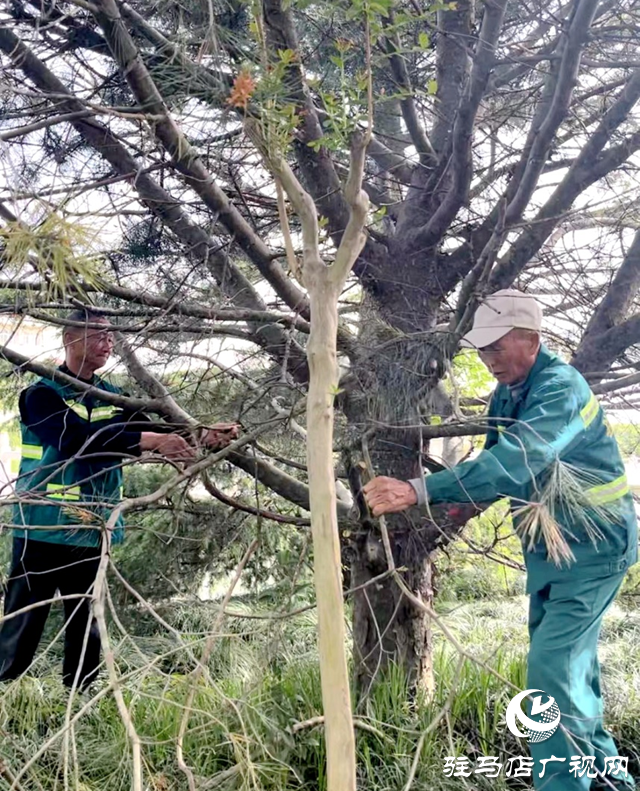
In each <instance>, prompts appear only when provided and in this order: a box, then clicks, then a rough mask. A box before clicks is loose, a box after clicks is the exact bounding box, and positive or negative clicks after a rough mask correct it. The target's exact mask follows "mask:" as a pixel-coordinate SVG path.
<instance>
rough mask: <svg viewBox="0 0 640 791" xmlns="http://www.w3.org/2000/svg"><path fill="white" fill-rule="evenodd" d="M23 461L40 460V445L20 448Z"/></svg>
mask: <svg viewBox="0 0 640 791" xmlns="http://www.w3.org/2000/svg"><path fill="white" fill-rule="evenodd" d="M22 458H23V459H41V458H42V445H25V444H23V446H22Z"/></svg>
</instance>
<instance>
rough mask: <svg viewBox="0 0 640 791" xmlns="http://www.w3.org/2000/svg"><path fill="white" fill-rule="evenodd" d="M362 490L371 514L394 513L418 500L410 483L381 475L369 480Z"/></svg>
mask: <svg viewBox="0 0 640 791" xmlns="http://www.w3.org/2000/svg"><path fill="white" fill-rule="evenodd" d="M362 491H363V492H364V498H365V500H366V501H367V505H368V506H369V508H370V509H371V513H372V514H373V516H382V514H396V513H398V512H399V511H404V510H406V509H407V508H409V507H410V506H412V505H415V504H416V503H417V502H418V496H417V495H416V492H415V489H414V488H413V486H412V485H411V484H410V483H407V482H406V481H398V480H396V479H395V478H386V477H385V476H383V475H381V476H379V477H378V478H373V480H371V481H369V483H368V484H367V485H366V486H365V487H364V488H363V490H362Z"/></svg>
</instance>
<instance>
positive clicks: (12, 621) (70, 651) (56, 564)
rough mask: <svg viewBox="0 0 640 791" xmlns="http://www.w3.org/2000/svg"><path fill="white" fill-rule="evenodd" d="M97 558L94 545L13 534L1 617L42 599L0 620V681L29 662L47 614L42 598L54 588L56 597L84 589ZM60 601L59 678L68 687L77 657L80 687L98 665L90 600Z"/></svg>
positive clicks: (50, 595) (87, 590)
mask: <svg viewBox="0 0 640 791" xmlns="http://www.w3.org/2000/svg"><path fill="white" fill-rule="evenodd" d="M99 563H100V550H99V548H97V547H78V546H70V545H67V544H52V543H48V542H45V541H33V540H31V539H29V538H26V539H24V538H14V539H13V559H12V563H11V574H10V576H9V581H8V584H7V590H6V595H5V600H4V614H5V616H7V615H10V614H11V613H14V612H17V611H18V610H22V609H23V608H25V607H29V605H32V604H37V603H38V602H47V603H46V604H40V606H37V607H33V609H30V610H28V611H27V612H24V613H21V614H20V615H16V616H15V617H13V618H8V619H7V620H3V621H2V622H1V623H0V681H6V680H8V679H14V678H17V677H18V676H19V675H21V674H22V673H24V672H25V670H27V668H28V667H29V666H30V665H31V662H32V661H33V657H34V656H35V653H36V650H37V648H38V643H39V642H40V638H41V637H42V632H43V630H44V625H45V623H46V620H47V616H48V615H49V609H50V607H51V604H50V603H49V601H48V600H50V599H52V598H53V597H54V596H55V593H56V591H58V590H59V591H60V593H61V595H62V596H68V595H72V594H87V593H88V594H90V593H91V589H92V586H93V584H94V582H95V579H96V574H97V572H98V566H99ZM63 604H64V615H65V622H66V624H67V627H66V630H65V636H64V663H63V666H62V679H63V682H64V683H65V685H66V686H68V687H71V686H72V685H73V683H74V680H75V678H76V674H77V673H78V666H79V665H80V660H81V659H82V667H81V669H80V673H79V676H78V682H77V683H78V685H79V686H80V687H81V688H85V687H87V686H88V685H89V684H90V683H91V682H92V681H93V679H94V678H95V677H96V675H97V673H98V665H99V664H100V635H99V632H98V626H97V624H96V622H95V619H93V618H92V616H91V602H90V599H88V598H84V599H81V598H71V599H64V601H63ZM87 628H88V629H89V632H88V634H87ZM85 643H86V645H85ZM83 649H84V650H83Z"/></svg>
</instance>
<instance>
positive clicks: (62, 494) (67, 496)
mask: <svg viewBox="0 0 640 791" xmlns="http://www.w3.org/2000/svg"><path fill="white" fill-rule="evenodd" d="M47 497H53V498H55V499H56V500H79V499H80V487H79V486H65V484H63V483H48V484H47Z"/></svg>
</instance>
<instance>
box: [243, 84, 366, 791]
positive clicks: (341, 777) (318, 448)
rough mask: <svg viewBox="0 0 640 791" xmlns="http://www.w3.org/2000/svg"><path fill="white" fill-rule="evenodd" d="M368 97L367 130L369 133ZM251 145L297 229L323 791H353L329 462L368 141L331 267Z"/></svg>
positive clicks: (348, 193)
mask: <svg viewBox="0 0 640 791" xmlns="http://www.w3.org/2000/svg"><path fill="white" fill-rule="evenodd" d="M371 107H372V98H371V89H369V108H370V109H369V114H370V118H369V128H371ZM251 133H252V134H253V135H254V137H255V138H257V139H258V144H259V145H260V148H261V151H262V153H263V156H264V159H265V161H266V162H267V164H268V166H269V168H270V170H271V171H272V172H273V173H274V175H275V176H276V185H277V187H278V190H279V188H280V185H281V186H282V188H283V189H284V192H285V193H286V195H287V197H288V198H289V200H290V201H291V204H292V205H293V207H294V209H295V211H296V213H297V214H298V217H299V218H300V222H301V225H302V250H303V252H302V261H301V262H299V261H298V260H297V259H296V256H295V253H294V252H293V245H292V244H291V239H290V235H289V229H288V223H287V219H286V211H284V207H283V206H282V204H281V201H280V197H279V207H280V209H281V212H280V218H281V222H282V230H283V233H284V236H285V247H286V249H287V256H288V258H289V265H290V267H291V269H292V271H293V272H294V274H295V275H296V276H297V277H298V279H299V280H300V281H301V282H302V283H303V285H304V286H305V287H306V289H307V290H308V293H309V303H310V307H311V331H310V335H309V341H308V345H307V358H308V362H309V373H310V378H309V392H308V397H307V443H308V444H307V464H308V472H309V499H310V507H311V532H312V535H313V548H314V580H315V591H316V603H317V609H318V651H319V655H320V679H321V685H322V703H323V709H324V725H325V740H326V746H327V789H328V791H355V788H356V749H355V736H354V731H353V711H352V705H351V689H350V683H349V670H348V665H347V656H346V633H345V618H344V599H343V594H342V564H341V557H340V539H339V534H338V516H337V504H336V484H335V469H334V457H333V424H334V399H335V396H336V395H337V391H338V378H339V370H338V359H337V336H338V299H339V297H340V294H341V293H342V289H343V288H344V285H345V282H346V279H347V277H348V275H349V272H350V271H351V269H352V267H353V264H354V263H355V260H356V259H357V257H358V255H359V254H360V252H361V250H362V248H363V246H364V243H365V234H364V226H365V222H366V219H367V211H368V207H369V199H368V197H367V195H366V193H365V192H364V191H363V190H362V179H363V175H364V163H365V150H366V147H367V144H368V142H369V134H368V133H364V134H361V133H358V132H356V133H355V134H354V135H353V138H352V145H351V162H350V167H349V176H348V178H347V183H346V185H345V198H346V199H347V202H348V204H349V209H350V216H349V222H348V223H347V227H346V228H345V230H344V234H343V236H342V240H341V242H340V245H339V246H338V249H337V251H336V257H335V260H334V262H333V264H331V265H327V264H326V263H325V262H324V261H323V260H322V256H321V255H320V244H319V238H318V229H319V226H318V212H317V208H316V205H315V203H314V201H313V199H312V198H311V196H310V195H309V193H307V192H306V190H305V189H304V188H303V187H302V185H301V184H300V182H299V181H298V179H297V178H296V176H295V174H294V173H293V171H292V170H291V168H290V167H289V165H288V164H287V162H286V161H285V159H284V158H283V157H275V156H274V155H273V152H272V151H270V150H269V146H268V145H266V144H265V141H264V139H262V140H260V134H261V133H260V130H259V129H258V128H257V127H256V126H253V127H252V128H251Z"/></svg>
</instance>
